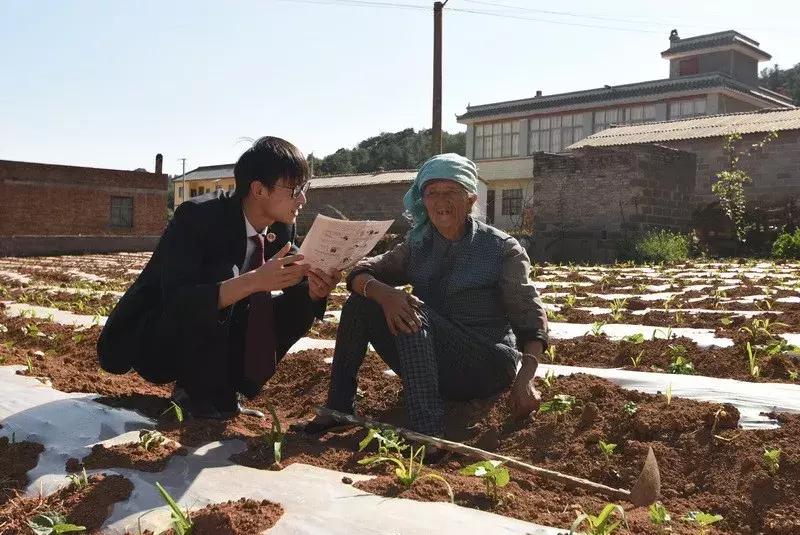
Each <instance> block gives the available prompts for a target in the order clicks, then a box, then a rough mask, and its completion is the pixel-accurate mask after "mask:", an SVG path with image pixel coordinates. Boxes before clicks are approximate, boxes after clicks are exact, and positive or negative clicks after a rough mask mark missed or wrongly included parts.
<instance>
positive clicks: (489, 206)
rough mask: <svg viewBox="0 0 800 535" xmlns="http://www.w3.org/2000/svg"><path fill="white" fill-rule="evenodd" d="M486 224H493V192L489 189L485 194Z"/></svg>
mask: <svg viewBox="0 0 800 535" xmlns="http://www.w3.org/2000/svg"><path fill="white" fill-rule="evenodd" d="M486 222H487V223H488V224H490V225H491V224H493V223H494V190H493V189H490V190H488V191H487V192H486Z"/></svg>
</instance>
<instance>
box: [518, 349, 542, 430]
mask: <svg viewBox="0 0 800 535" xmlns="http://www.w3.org/2000/svg"><path fill="white" fill-rule="evenodd" d="M538 366H539V362H538V361H537V360H536V357H534V356H533V355H531V354H527V353H526V354H524V355H522V368H520V370H519V373H517V378H516V379H514V384H513V385H511V415H512V417H513V418H514V419H515V420H520V419H522V418H527V417H528V415H530V413H532V412H533V411H536V410H539V405H540V403H541V402H542V396H541V394H539V391H538V390H536V388H535V387H534V386H533V377H534V375H536V368H537V367H538Z"/></svg>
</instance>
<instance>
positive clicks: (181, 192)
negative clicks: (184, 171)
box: [178, 186, 183, 200]
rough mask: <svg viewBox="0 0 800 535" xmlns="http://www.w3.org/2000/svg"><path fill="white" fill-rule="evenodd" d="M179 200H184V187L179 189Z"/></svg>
mask: <svg viewBox="0 0 800 535" xmlns="http://www.w3.org/2000/svg"><path fill="white" fill-rule="evenodd" d="M178 198H179V199H181V200H183V186H179V187H178Z"/></svg>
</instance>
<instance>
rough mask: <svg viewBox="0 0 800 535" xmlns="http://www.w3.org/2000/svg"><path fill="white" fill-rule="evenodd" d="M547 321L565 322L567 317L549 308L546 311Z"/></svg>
mask: <svg viewBox="0 0 800 535" xmlns="http://www.w3.org/2000/svg"><path fill="white" fill-rule="evenodd" d="M546 313H547V320H548V321H566V320H567V317H566V316H564V314H561V313H559V312H557V311H555V310H553V309H551V308H548V309H546Z"/></svg>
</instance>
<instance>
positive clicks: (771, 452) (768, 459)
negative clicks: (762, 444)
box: [764, 448, 781, 476]
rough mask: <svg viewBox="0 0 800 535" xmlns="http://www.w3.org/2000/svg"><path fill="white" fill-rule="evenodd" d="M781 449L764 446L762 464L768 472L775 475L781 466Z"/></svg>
mask: <svg viewBox="0 0 800 535" xmlns="http://www.w3.org/2000/svg"><path fill="white" fill-rule="evenodd" d="M780 462H781V450H780V448H774V449H770V448H764V464H765V465H766V467H767V470H768V471H769V473H770V474H772V475H773V476H774V475H777V474H778V470H779V469H780V467H781V464H780Z"/></svg>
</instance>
